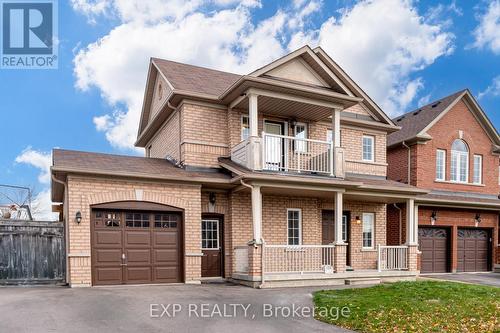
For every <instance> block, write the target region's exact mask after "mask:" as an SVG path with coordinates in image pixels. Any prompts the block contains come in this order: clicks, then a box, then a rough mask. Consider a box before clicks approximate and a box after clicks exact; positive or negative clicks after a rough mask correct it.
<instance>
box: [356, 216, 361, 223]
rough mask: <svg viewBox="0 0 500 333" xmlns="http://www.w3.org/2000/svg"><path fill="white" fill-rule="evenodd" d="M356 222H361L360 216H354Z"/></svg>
mask: <svg viewBox="0 0 500 333" xmlns="http://www.w3.org/2000/svg"><path fill="white" fill-rule="evenodd" d="M356 224H361V218H360V217H359V216H356Z"/></svg>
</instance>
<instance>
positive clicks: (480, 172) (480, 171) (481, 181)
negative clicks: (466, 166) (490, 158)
mask: <svg viewBox="0 0 500 333" xmlns="http://www.w3.org/2000/svg"><path fill="white" fill-rule="evenodd" d="M477 157H479V161H480V163H479V182H476V181H474V178H475V176H476V158H477ZM472 163H473V164H472V167H473V168H474V169H473V170H472V173H473V174H472V183H473V184H476V185H480V184H482V183H483V155H477V154H474V155H473V158H472Z"/></svg>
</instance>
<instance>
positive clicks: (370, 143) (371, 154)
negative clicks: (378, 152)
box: [363, 135, 375, 162]
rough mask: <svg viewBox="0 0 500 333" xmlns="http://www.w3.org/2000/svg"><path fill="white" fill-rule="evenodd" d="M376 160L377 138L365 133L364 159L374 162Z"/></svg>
mask: <svg viewBox="0 0 500 333" xmlns="http://www.w3.org/2000/svg"><path fill="white" fill-rule="evenodd" d="M374 160H375V138H374V137H373V136H371V135H363V161H368V162H373V161H374Z"/></svg>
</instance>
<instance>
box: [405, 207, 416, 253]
mask: <svg viewBox="0 0 500 333" xmlns="http://www.w3.org/2000/svg"><path fill="white" fill-rule="evenodd" d="M417 214H418V208H417V207H416V206H415V200H414V199H408V200H406V244H407V245H418V216H417Z"/></svg>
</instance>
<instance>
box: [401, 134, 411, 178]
mask: <svg viewBox="0 0 500 333" xmlns="http://www.w3.org/2000/svg"><path fill="white" fill-rule="evenodd" d="M403 147H405V148H406V149H408V175H407V177H408V181H407V184H408V185H410V182H411V181H410V179H411V148H410V146H408V145H407V144H406V142H405V141H403Z"/></svg>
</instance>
